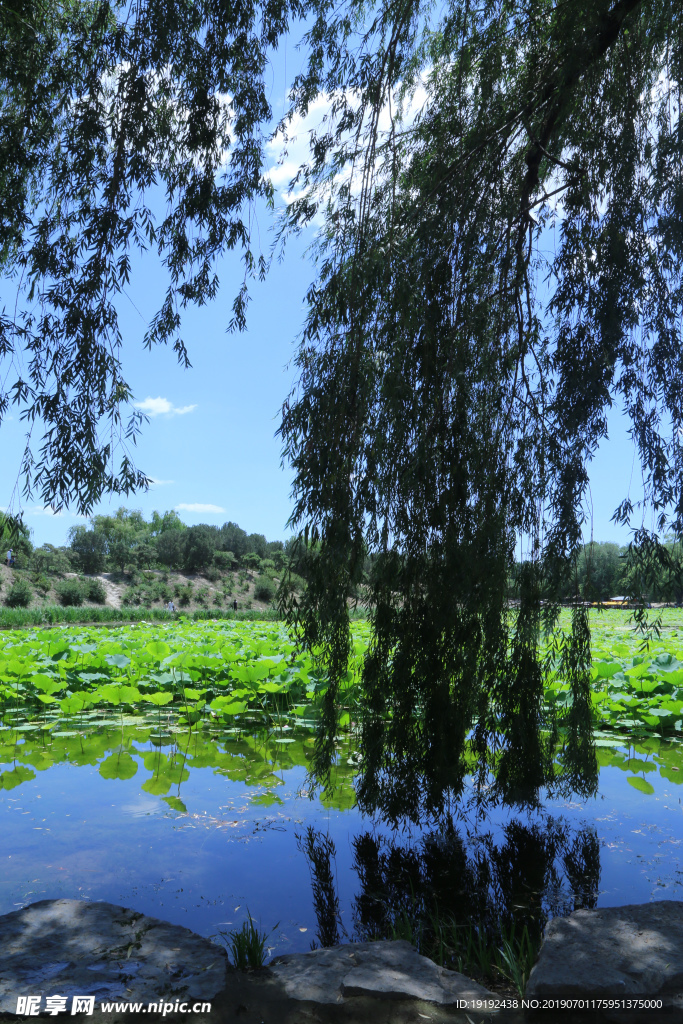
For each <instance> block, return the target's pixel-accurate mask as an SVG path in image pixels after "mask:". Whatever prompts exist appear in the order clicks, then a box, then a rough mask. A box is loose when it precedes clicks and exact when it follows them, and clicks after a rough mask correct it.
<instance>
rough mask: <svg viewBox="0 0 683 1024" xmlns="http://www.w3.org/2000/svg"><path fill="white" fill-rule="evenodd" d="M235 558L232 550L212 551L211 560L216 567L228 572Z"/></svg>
mask: <svg viewBox="0 0 683 1024" xmlns="http://www.w3.org/2000/svg"><path fill="white" fill-rule="evenodd" d="M236 561H237V559H236V558H235V554H234V552H232V551H214V553H213V562H214V565H215V566H216V568H217V569H221V570H222V571H223V572H229V571H230V570H231V569H232V568H233V566H234V565H235V562H236Z"/></svg>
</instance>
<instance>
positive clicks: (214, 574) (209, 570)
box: [202, 565, 221, 583]
mask: <svg viewBox="0 0 683 1024" xmlns="http://www.w3.org/2000/svg"><path fill="white" fill-rule="evenodd" d="M202 575H203V576H204V577H205V578H206V579H207V580H209V582H210V583H215V582H216V580H219V579H220V578H221V574H220V571H219V570H218V569H217V568H216V566H215V565H209V566H207V567H206V569H204V572H203V573H202Z"/></svg>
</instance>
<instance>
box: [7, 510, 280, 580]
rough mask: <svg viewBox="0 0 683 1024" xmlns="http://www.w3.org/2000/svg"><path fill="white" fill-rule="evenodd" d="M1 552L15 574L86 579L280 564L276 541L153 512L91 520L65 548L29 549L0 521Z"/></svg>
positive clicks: (25, 539)
mask: <svg viewBox="0 0 683 1024" xmlns="http://www.w3.org/2000/svg"><path fill="white" fill-rule="evenodd" d="M0 535H1V536H2V545H3V552H6V551H7V549H8V548H9V547H10V546H11V547H12V549H13V551H14V554H15V559H16V565H17V567H18V568H29V567H30V568H32V569H33V570H35V571H38V572H45V573H48V574H56V573H63V572H70V571H78V572H83V573H86V574H89V575H92V574H96V573H100V572H104V571H110V572H126V571H129V570H131V569H155V568H161V569H175V570H182V571H183V572H199V571H202V570H207V569H209V568H214V569H217V570H220V571H228V570H230V569H233V568H235V569H237V568H243V569H251V570H254V571H264V570H271V571H276V572H277V571H278V570H280V569H281V568H282V565H283V561H284V558H285V545H284V544H283V542H282V541H280V540H276V541H268V540H266V538H265V537H264V535H263V534H261V533H250V534H248V533H247V532H246V530H243V529H241V527H239V526H238V525H237V523H232V522H228V523H224V524H223V525H222V526H220V527H218V526H210V525H208V524H207V523H199V524H198V525H196V526H187V525H186V524H185V523H183V522H182V520H181V519H180V517H179V516H178V514H177V513H176V512H174V511H172V510H171V511H169V512H164V513H163V515H162V514H160V513H159V512H153V513H152V518H151V520H149V521H147V520H145V518H144V516H143V515H142V513H141V512H140V511H137V510H132V511H131V510H128V509H126V508H119V509H118V511H117V512H116V513H114V515H110V516H103V515H100V516H93V518H92V519H91V520H90V522H89V524H88V525H87V526H73V527H71V529H70V530H69V535H68V540H69V543H68V545H65V546H63V547H55V546H54V545H52V544H42V545H41V546H40V547H34V546H33V544H32V543H31V535H30V530H29V529H28V527H26V526H25V525H24V526H22V529H21V531H20V533H19V534H18V535H16V534H14V535H13V536H12V537H10V530H9V526H8V525H6V524H5V523H4V520H2V521H0Z"/></svg>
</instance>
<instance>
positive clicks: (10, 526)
mask: <svg viewBox="0 0 683 1024" xmlns="http://www.w3.org/2000/svg"><path fill="white" fill-rule="evenodd" d="M8 548H12V552H13V553H14V554H15V555H16V554H21V555H24V556H25V557H27V558H28V557H29V556H30V555H31V552H32V551H33V545H32V543H31V530H30V529H29V527H28V526H26V524H25V523H24V521H23V520H22V519H20V518H18V517H16V516H10V515H8V514H7V513H5V512H0V552H1V553H2V560H3V561H4V559H5V552H6V551H7V550H8Z"/></svg>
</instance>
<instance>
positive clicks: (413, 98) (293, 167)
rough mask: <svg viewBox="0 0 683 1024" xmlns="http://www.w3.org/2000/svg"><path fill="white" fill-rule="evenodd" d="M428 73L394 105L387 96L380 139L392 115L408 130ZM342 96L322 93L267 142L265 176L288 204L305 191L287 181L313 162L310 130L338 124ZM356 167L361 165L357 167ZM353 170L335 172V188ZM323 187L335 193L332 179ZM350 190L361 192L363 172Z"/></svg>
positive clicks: (319, 219) (318, 221) (423, 97)
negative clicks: (337, 108) (268, 160)
mask: <svg viewBox="0 0 683 1024" xmlns="http://www.w3.org/2000/svg"><path fill="white" fill-rule="evenodd" d="M428 77H429V69H427V70H425V71H423V72H422V73H421V74H420V77H419V80H418V82H417V84H416V85H415V87H414V88H413V89H412V91H411V92H410V93H409V94H408V95H407V96H406V97H405V99H404V100H403V102H402V103H397V97H396V95H394V96H393V99H392V103H391V105H390V104H389V101H388V99H387V100H385V102H384V105H383V107H382V109H381V111H380V113H379V119H378V122H377V132H378V141H382V140H385V139H387V138H388V136H389V133H390V131H391V126H392V116H393V118H394V121H395V124H396V126H397V127H398V128H399V130H400V131H405V130H406V129H407V128H409V127H410V126H411V125H412V124H413V122H414V120H415V118H416V116H417V114H418V113H419V112H420V111H421V110H422V108H423V107H424V106H425V104H426V103H427V100H428V99H429V93H428V90H427V80H428ZM346 95H347V98H348V99H349V101H350V103H351V106H352V107H353V108H354V109H357V106H358V103H359V101H360V98H359V96H358V95H357V94H354V93H353V92H348V93H347V94H346ZM339 96H340V94H339V93H336V94H331V95H327V96H326V95H323V94H322V93H319V94H318V96H317V97H316V98H315V100H313V101H312V103H311V104H310V106H309V108H308V113H307V114H306V117H305V118H304V117H301V115H300V114H298V113H297V114H294V116H293V118H292V120H291V122H289V124H288V126H287V130H286V134H287V138H285V134H284V133H283V132H282V131H278V132H277V134H276V135H275V136H274V137H273V138H272V139H271V140H270V141H269V142H268V144H267V147H266V148H267V151H268V155H269V156H270V158H271V160H272V161H273V163H272V164H271V166H270V167H269V168H268V170H267V171H266V172H265V177H267V178H270V180H271V182H272V183H273V185H274V186H275V188H276V189H278V190H279V192H280V196H281V198H282V200H283V202H284V203H285V204H286V205H289V204H290V203H291V202H293V201H294V200H295V199H298V198H299V197H300V196H301V195H302V190H301V186H300V185H297V186H295V189H294V190H291V191H288V185H289V182H290V181H291V180H292V179H293V178H294V176H295V175H296V173H297V171H298V170H299V167H301V166H302V165H305V164H306V165H310V163H311V150H310V139H311V133H312V132H315V133H316V134H318V135H321V134H326V133H327V132H329V131H332V130H333V129H334V127H335V126H336V120H335V115H333V114H332V106H333V103H334V102H335V100H338V99H339ZM350 140H351V133H350V132H347V134H346V136H345V141H346V142H347V143H348V142H349V141H350ZM328 164H329V157H328ZM375 166H376V167H377V168H378V167H379V166H380V160H379V158H378V159H377V160H376V162H375ZM357 170H358V168H356V171H357ZM351 173H352V171H351V167H350V165H349V166H347V168H346V169H344V170H343V171H342V172H341V173H338V174H336V175H335V177H334V181H333V184H332V190H336V189H338V188H339V186H340V185H341V184H342V183H344V182H346V181H349V179H350V178H351ZM324 191H325V192H326V193H327V195H328V197H329V196H331V195H332V191H331V189H330V186H329V183H328V186H327V187H326V189H325V190H324ZM351 193H352V195H354V196H358V194H359V193H360V176H358V180H357V181H354V182H352V185H351ZM323 223H324V217H323V216H322V214H321V213H318V215H317V216H316V217H314V219H313V224H314V225H315V226H317V227H320V226H322V224H323Z"/></svg>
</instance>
